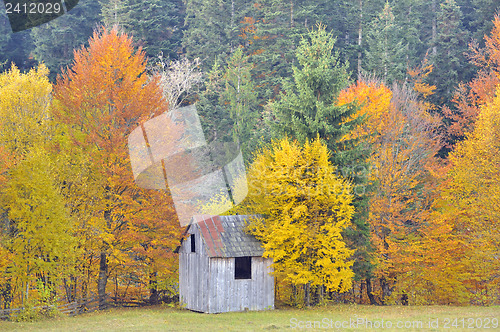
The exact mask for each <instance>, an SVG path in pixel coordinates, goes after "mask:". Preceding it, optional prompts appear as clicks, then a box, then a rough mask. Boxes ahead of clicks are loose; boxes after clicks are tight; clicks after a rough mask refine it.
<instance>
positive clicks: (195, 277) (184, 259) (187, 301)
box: [179, 227, 209, 312]
mask: <svg viewBox="0 0 500 332" xmlns="http://www.w3.org/2000/svg"><path fill="white" fill-rule="evenodd" d="M189 231H190V233H191V234H194V235H195V243H196V253H192V252H191V237H188V238H187V239H186V240H185V241H184V242H183V243H182V246H181V248H180V250H179V298H180V302H181V305H184V306H185V307H186V308H187V309H190V310H194V311H201V312H208V294H209V292H208V282H209V278H208V275H209V257H208V255H207V253H206V249H205V243H203V241H202V239H201V236H200V231H199V228H198V227H191V228H190V229H189Z"/></svg>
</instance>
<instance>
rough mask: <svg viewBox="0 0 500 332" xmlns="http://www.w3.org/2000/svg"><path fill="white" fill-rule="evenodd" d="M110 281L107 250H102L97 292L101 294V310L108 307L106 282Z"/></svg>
mask: <svg viewBox="0 0 500 332" xmlns="http://www.w3.org/2000/svg"><path fill="white" fill-rule="evenodd" d="M107 282H108V259H107V257H106V253H105V252H101V258H100V263H99V280H98V282H97V293H98V295H99V310H102V309H105V307H106V284H107Z"/></svg>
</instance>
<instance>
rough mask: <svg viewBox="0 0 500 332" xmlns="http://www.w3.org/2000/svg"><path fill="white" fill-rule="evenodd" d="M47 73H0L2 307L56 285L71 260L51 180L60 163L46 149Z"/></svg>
mask: <svg viewBox="0 0 500 332" xmlns="http://www.w3.org/2000/svg"><path fill="white" fill-rule="evenodd" d="M47 75H48V70H47V69H46V67H45V66H43V65H40V66H39V67H38V68H36V69H32V70H30V71H29V72H28V73H26V74H22V73H21V72H20V71H19V70H18V69H17V68H16V67H15V66H12V68H11V69H10V70H9V71H7V72H5V73H3V74H1V75H0V126H1V128H2V131H1V132H0V146H2V149H3V150H4V152H5V153H6V155H7V156H9V159H8V161H10V162H9V165H8V169H7V170H6V171H5V172H2V173H3V174H2V176H3V178H4V179H3V182H4V183H3V185H2V188H1V189H0V206H1V210H2V211H0V212H2V215H3V218H2V223H1V224H0V228H1V230H2V231H1V232H0V251H1V252H2V255H1V256H2V259H0V269H1V270H0V287H2V288H3V289H4V290H3V291H4V292H3V293H4V301H5V302H4V306H5V305H10V303H11V302H13V301H14V303H16V304H19V303H24V302H25V301H26V300H27V299H28V298H29V297H30V289H31V288H32V287H33V286H34V285H36V284H37V281H38V280H40V281H42V282H43V284H44V285H45V286H55V285H57V284H59V283H60V281H61V277H63V276H64V275H65V273H69V272H70V270H71V266H72V263H73V262H74V259H75V245H76V242H75V241H74V238H73V227H74V224H73V222H72V219H71V218H70V216H69V213H68V210H67V209H66V206H65V201H64V197H63V196H62V194H61V188H62V186H63V185H62V182H61V181H59V180H57V178H56V177H55V173H56V169H57V165H58V164H59V162H60V160H59V159H58V156H57V154H51V153H48V152H49V151H48V149H47V142H48V141H50V140H49V139H52V138H53V136H52V135H51V133H52V130H53V128H54V127H53V126H52V124H51V119H50V113H49V111H50V105H51V96H50V94H51V90H52V87H51V84H50V82H49V80H48V77H47ZM4 156H5V154H4Z"/></svg>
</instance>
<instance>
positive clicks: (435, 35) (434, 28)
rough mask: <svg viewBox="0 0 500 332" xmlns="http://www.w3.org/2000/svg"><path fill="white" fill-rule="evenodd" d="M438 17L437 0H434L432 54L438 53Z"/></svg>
mask: <svg viewBox="0 0 500 332" xmlns="http://www.w3.org/2000/svg"><path fill="white" fill-rule="evenodd" d="M436 39H437V19H436V0H432V55H433V56H436V55H437V46H436Z"/></svg>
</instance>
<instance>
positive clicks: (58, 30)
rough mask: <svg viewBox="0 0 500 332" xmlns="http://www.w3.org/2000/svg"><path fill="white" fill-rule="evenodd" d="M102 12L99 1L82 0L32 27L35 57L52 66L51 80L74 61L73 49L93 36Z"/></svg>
mask: <svg viewBox="0 0 500 332" xmlns="http://www.w3.org/2000/svg"><path fill="white" fill-rule="evenodd" d="M100 11H101V7H100V5H99V3H98V2H97V1H92V0H81V1H80V2H79V3H78V5H77V6H76V7H75V8H73V9H72V10H71V11H69V12H68V13H66V14H64V15H63V16H61V17H59V18H57V19H55V20H52V21H50V22H48V23H47V24H42V25H40V26H38V27H35V28H33V29H32V30H31V37H32V38H33V41H34V49H33V54H34V57H35V59H36V60H37V61H38V62H43V63H44V64H45V65H46V66H47V67H48V68H49V70H50V76H49V77H50V79H51V81H55V79H56V77H57V75H58V74H60V73H61V69H62V68H64V67H66V66H68V65H69V64H70V63H71V61H73V50H74V49H77V48H79V47H80V46H81V45H84V44H86V43H87V40H88V39H89V37H90V36H92V33H93V31H94V28H95V27H96V25H97V23H98V22H99V20H100V18H99V15H100Z"/></svg>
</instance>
